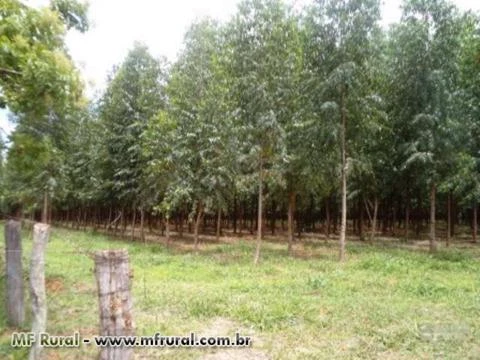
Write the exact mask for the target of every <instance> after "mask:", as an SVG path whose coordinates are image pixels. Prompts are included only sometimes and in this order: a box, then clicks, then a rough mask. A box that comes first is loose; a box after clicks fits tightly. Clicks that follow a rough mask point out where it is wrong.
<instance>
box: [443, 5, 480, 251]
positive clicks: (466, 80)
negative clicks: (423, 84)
mask: <svg viewBox="0 0 480 360" xmlns="http://www.w3.org/2000/svg"><path fill="white" fill-rule="evenodd" d="M461 22H462V32H461V35H460V41H461V50H460V52H461V53H460V58H459V62H458V65H459V69H460V81H459V87H460V89H459V91H458V92H457V94H456V101H455V105H456V106H454V111H455V114H457V116H458V117H459V119H461V121H459V122H457V129H456V131H455V134H456V137H457V144H456V145H457V146H456V151H455V154H456V155H457V161H456V162H455V164H453V165H454V166H453V171H451V173H450V174H449V175H450V176H448V177H447V178H446V179H444V181H443V182H442V185H443V187H446V188H447V190H449V191H451V192H453V193H454V194H457V196H459V197H460V198H461V199H462V203H463V204H464V205H465V206H468V207H471V208H472V239H473V242H476V240H477V221H478V220H477V213H478V202H479V200H480V140H479V136H480V126H479V123H478V119H479V117H480V106H479V103H480V89H479V87H478V81H479V80H480V62H479V61H478V56H479V53H480V18H479V16H478V15H475V14H473V13H466V14H464V15H463V16H462V19H461ZM449 220H450V219H449ZM449 223H450V221H449Z"/></svg>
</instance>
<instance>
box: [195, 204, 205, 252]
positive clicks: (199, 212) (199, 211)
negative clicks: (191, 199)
mask: <svg viewBox="0 0 480 360" xmlns="http://www.w3.org/2000/svg"><path fill="white" fill-rule="evenodd" d="M202 213H203V204H202V202H201V201H199V202H198V206H197V219H196V221H195V229H194V234H193V241H194V250H195V252H198V230H199V228H200V221H201V220H202Z"/></svg>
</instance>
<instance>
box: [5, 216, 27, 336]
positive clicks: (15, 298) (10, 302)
mask: <svg viewBox="0 0 480 360" xmlns="http://www.w3.org/2000/svg"><path fill="white" fill-rule="evenodd" d="M5 259H6V266H5V267H6V272H7V289H6V290H7V320H8V323H9V324H10V325H12V326H15V327H20V326H21V325H22V324H23V322H24V320H25V308H24V303H23V300H24V297H23V292H24V287H23V271H22V243H21V237H20V221H16V220H9V221H8V222H7V223H6V224H5Z"/></svg>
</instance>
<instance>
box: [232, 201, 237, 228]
mask: <svg viewBox="0 0 480 360" xmlns="http://www.w3.org/2000/svg"><path fill="white" fill-rule="evenodd" d="M233 233H234V234H236V233H237V194H236V193H234V194H233Z"/></svg>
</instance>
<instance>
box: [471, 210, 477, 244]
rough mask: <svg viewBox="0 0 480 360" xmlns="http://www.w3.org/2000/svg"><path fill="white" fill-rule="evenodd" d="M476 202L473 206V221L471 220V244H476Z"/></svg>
mask: <svg viewBox="0 0 480 360" xmlns="http://www.w3.org/2000/svg"><path fill="white" fill-rule="evenodd" d="M477 209H478V206H477V202H476V201H475V203H474V204H473V219H472V242H473V243H476V242H477V228H478V225H477V224H478V223H477Z"/></svg>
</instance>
